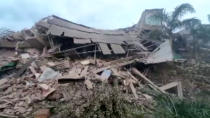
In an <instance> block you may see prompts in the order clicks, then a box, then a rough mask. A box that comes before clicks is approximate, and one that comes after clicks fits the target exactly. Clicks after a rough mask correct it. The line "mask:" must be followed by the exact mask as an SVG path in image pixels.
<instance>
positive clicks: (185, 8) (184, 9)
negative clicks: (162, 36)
mask: <svg viewBox="0 0 210 118" xmlns="http://www.w3.org/2000/svg"><path fill="white" fill-rule="evenodd" d="M188 12H189V13H194V12H195V9H194V8H193V6H192V5H191V4H188V3H184V4H181V5H180V6H178V7H176V8H175V10H174V12H173V13H172V21H175V20H179V19H180V18H181V17H183V16H184V15H185V14H186V13H188Z"/></svg>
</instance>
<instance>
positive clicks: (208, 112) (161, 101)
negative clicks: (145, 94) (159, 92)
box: [154, 96, 210, 118]
mask: <svg viewBox="0 0 210 118" xmlns="http://www.w3.org/2000/svg"><path fill="white" fill-rule="evenodd" d="M156 100H157V105H156V111H155V112H154V116H155V118H210V104H209V103H207V102H202V101H192V100H179V99H175V98H173V99H172V98H170V97H168V96H158V97H157V98H156Z"/></svg>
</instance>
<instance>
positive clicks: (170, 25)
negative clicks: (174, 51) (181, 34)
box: [156, 3, 195, 40]
mask: <svg viewBox="0 0 210 118" xmlns="http://www.w3.org/2000/svg"><path fill="white" fill-rule="evenodd" d="M194 12H195V9H194V8H193V6H192V5H190V4H188V3H184V4H181V5H180V6H178V7H176V8H175V10H174V11H173V12H172V14H169V13H166V12H165V11H164V12H163V13H161V14H156V17H157V18H158V19H160V18H161V19H162V21H163V26H164V31H165V32H166V33H167V35H168V37H169V38H170V39H172V40H175V39H176V36H175V35H174V33H173V32H174V31H175V30H177V29H178V28H181V27H183V26H185V23H188V22H189V21H190V19H187V20H181V19H182V17H183V16H184V15H185V14H187V13H194Z"/></svg>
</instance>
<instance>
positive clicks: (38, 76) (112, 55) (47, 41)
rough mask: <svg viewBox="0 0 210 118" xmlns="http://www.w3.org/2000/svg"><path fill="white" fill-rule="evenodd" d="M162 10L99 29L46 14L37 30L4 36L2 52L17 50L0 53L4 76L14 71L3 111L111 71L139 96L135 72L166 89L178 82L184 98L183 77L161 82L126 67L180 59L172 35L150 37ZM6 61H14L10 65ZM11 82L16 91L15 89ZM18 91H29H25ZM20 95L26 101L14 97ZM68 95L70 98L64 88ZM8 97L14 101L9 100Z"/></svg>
mask: <svg viewBox="0 0 210 118" xmlns="http://www.w3.org/2000/svg"><path fill="white" fill-rule="evenodd" d="M161 12H163V10H162V9H152V10H145V11H144V12H143V14H142V16H141V19H140V20H139V22H138V23H137V24H135V25H133V26H132V27H128V28H121V29H116V30H101V29H95V28H91V27H87V26H84V25H80V24H76V23H73V22H71V21H68V20H65V19H62V18H60V17H58V16H54V15H53V16H49V17H46V18H43V19H41V20H40V21H39V22H37V23H36V24H35V26H33V27H32V28H31V29H24V30H22V31H20V32H15V33H9V34H7V35H5V36H3V37H2V39H1V40H0V51H1V50H2V49H4V50H5V49H8V50H15V52H16V53H15V55H13V56H8V55H9V52H7V51H2V56H1V58H0V61H1V63H0V67H1V68H0V76H1V75H4V74H5V73H7V75H8V76H5V75H4V76H1V78H3V79H0V90H4V91H5V92H3V93H0V97H1V98H2V99H5V100H4V101H3V102H0V104H1V106H2V107H0V113H4V114H6V115H8V114H9V115H17V114H23V113H25V114H27V113H30V112H31V111H33V109H32V108H31V107H30V105H31V104H32V103H31V102H33V101H35V100H41V101H42V100H44V99H46V98H47V97H48V96H49V95H51V94H53V93H55V91H57V92H59V93H60V94H62V92H63V91H61V90H60V91H59V87H58V86H61V85H60V84H59V83H60V82H63V81H70V82H72V81H74V82H75V81H84V84H85V85H86V87H87V89H92V88H93V84H97V83H94V81H95V80H101V81H107V80H108V79H109V78H111V76H113V78H115V77H116V76H117V78H118V79H119V78H120V80H119V81H123V83H124V84H123V85H125V86H130V88H131V91H132V93H133V94H134V97H135V98H136V99H138V98H139V96H140V95H137V93H136V90H135V87H134V85H137V83H138V82H139V79H137V78H136V77H135V76H134V75H132V73H134V74H135V75H138V76H140V77H141V78H143V80H144V81H146V82H148V83H149V84H150V85H151V86H153V88H155V90H159V91H160V92H162V93H165V90H166V89H169V88H171V87H177V89H178V96H179V97H182V91H181V86H180V83H179V82H173V83H170V84H169V85H165V86H162V87H158V86H157V85H155V84H154V83H153V82H152V81H150V80H149V79H148V78H147V77H146V76H144V75H143V74H142V73H141V72H139V71H138V70H137V69H135V68H132V69H130V70H132V72H130V71H129V70H127V69H126V68H122V67H123V66H126V65H129V64H132V63H136V62H139V63H143V64H155V63H162V62H168V61H173V60H174V57H173V50H172V44H171V41H170V40H169V39H161V40H154V39H150V38H149V35H150V34H151V32H152V31H154V30H159V31H162V21H161V19H157V18H156V17H155V15H156V14H157V13H161ZM13 52H14V51H13ZM46 60H47V61H46ZM3 61H6V62H7V63H9V62H11V63H9V64H7V65H6V64H5V63H4V62H3ZM17 63H20V64H19V65H18V64H17ZM11 70H14V72H10V71H11ZM7 71H8V72H7ZM8 78H10V79H9V80H8ZM57 80H58V81H57ZM8 84H9V85H8ZM3 85H4V86H3ZM35 85H36V86H35ZM10 87H13V88H14V89H12V90H16V91H15V93H13V92H12V90H11V89H9V88H10ZM27 87H28V88H27ZM40 89H41V90H40ZM18 90H20V91H21V92H23V91H24V92H23V93H22V94H23V96H21V95H20V94H19V93H21V92H20V91H18ZM18 92H19V93H18ZM17 94H18V98H20V99H21V101H22V102H24V103H25V102H26V106H23V104H19V103H18V102H17V99H15V100H14V98H15V96H17ZM26 96H27V97H26ZM63 96H64V98H65V94H64V93H63ZM144 97H145V96H144ZM6 99H10V100H11V101H10V102H9V103H8V101H7V100H6ZM59 100H60V98H59ZM22 102H21V103H22ZM14 106H15V107H14ZM28 107H30V109H29V108H28ZM0 115H1V114H0Z"/></svg>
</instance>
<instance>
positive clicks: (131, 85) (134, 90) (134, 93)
mask: <svg viewBox="0 0 210 118" xmlns="http://www.w3.org/2000/svg"><path fill="white" fill-rule="evenodd" d="M130 88H131V91H132V93H133V95H134V96H135V98H138V95H137V94H136V89H135V88H134V86H133V83H132V82H130Z"/></svg>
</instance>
